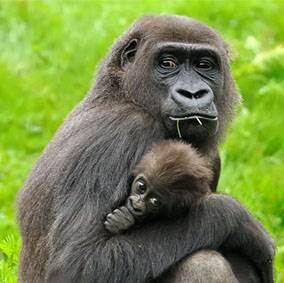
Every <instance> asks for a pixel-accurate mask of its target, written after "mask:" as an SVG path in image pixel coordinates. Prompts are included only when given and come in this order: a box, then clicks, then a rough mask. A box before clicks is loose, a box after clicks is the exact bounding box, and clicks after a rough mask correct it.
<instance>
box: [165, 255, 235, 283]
mask: <svg viewBox="0 0 284 283" xmlns="http://www.w3.org/2000/svg"><path fill="white" fill-rule="evenodd" d="M162 282H164V283H178V282H179V283H238V282H239V281H238V280H237V278H236V277H235V275H234V273H233V271H232V269H231V266H230V264H229V263H228V261H227V260H226V259H225V258H224V257H223V256H222V255H221V254H220V253H218V252H216V251H209V250H208V251H207V250H202V251H199V252H196V253H195V254H193V255H192V256H190V257H188V258H186V259H185V260H183V261H182V262H180V263H179V264H178V265H177V266H176V267H175V268H173V269H171V270H170V271H169V272H168V273H167V274H165V275H164V278H163V279H162Z"/></svg>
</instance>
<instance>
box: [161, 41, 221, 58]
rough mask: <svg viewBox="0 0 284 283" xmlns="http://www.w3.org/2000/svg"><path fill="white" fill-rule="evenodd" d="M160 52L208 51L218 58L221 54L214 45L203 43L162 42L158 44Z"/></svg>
mask: <svg viewBox="0 0 284 283" xmlns="http://www.w3.org/2000/svg"><path fill="white" fill-rule="evenodd" d="M157 49H158V51H162V50H168V51H171V50H174V51H176V50H181V51H188V52H189V51H192V50H198V51H206V52H208V53H210V54H212V55H214V56H216V57H217V58H220V55H219V52H218V50H217V48H215V47H214V46H212V45H209V44H202V43H184V42H162V43H159V44H157Z"/></svg>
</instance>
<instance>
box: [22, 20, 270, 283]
mask: <svg viewBox="0 0 284 283" xmlns="http://www.w3.org/2000/svg"><path fill="white" fill-rule="evenodd" d="M227 60H228V59H227V50H226V44H225V43H224V42H223V40H222V39H221V38H220V36H219V35H218V34H216V32H215V31H213V30H212V29H210V28H208V27H207V26H205V25H203V24H200V23H198V22H196V21H193V20H191V19H188V18H185V17H174V16H151V17H144V18H142V19H141V20H139V21H138V22H136V23H135V24H134V25H133V26H132V27H131V28H130V30H129V31H128V32H127V33H126V34H124V35H123V36H122V37H121V38H120V39H119V40H118V41H117V43H116V44H115V45H114V47H113V48H112V50H111V52H110V54H109V56H108V57H107V58H106V60H105V61H104V62H103V63H102V66H101V69H100V71H99V73H98V76H97V79H96V83H95V86H94V88H93V89H92V90H91V91H90V93H89V94H88V95H87V97H86V98H85V99H84V100H83V101H82V102H81V103H80V105H79V106H78V107H77V108H76V109H75V110H74V111H73V112H72V113H71V115H70V116H69V118H68V119H67V120H66V121H65V122H64V124H63V126H62V127H61V128H60V130H59V131H58V132H57V134H56V135H55V137H54V139H53V141H52V142H51V143H50V144H49V145H48V147H47V148H46V150H45V151H44V153H43V155H42V156H41V158H40V159H39V161H38V162H37V164H36V166H35V168H34V169H33V171H32V173H31V175H30V177H29V179H28V181H27V183H26V185H25V187H24V188H23V190H22V191H21V192H20V195H19V198H18V219H19V223H20V226H21V233H22V250H21V257H20V282H29V283H31V282H44V281H45V280H46V281H47V282H84V283H87V282H148V281H151V280H152V279H153V278H154V279H155V278H158V281H159V282H160V281H162V280H170V281H177V282H182V280H185V281H186V280H188V278H191V279H192V280H193V281H194V279H193V278H195V279H196V280H203V281H198V282H228V280H229V282H233V281H234V280H237V279H236V277H238V279H239V280H242V281H241V282H245V281H244V280H245V279H243V277H242V276H244V275H245V276H247V274H249V273H250V272H251V274H253V275H254V276H255V280H256V282H257V279H256V277H257V276H256V273H255V272H254V268H253V267H252V265H250V264H249V263H247V262H246V260H245V259H242V258H239V259H238V258H237V257H236V256H230V257H228V258H230V262H231V263H232V264H231V266H232V267H233V269H234V272H235V274H236V276H235V275H234V274H233V273H232V269H231V267H230V264H229V262H228V261H227V260H226V259H225V258H224V257H223V256H222V255H221V254H220V253H218V252H210V251H204V252H203V251H201V252H199V253H197V254H195V255H193V256H189V255H190V254H192V253H193V252H194V251H197V250H200V249H204V248H210V249H214V250H217V249H219V248H224V247H226V241H234V237H233V236H234V231H235V229H245V230H246V231H249V233H250V234H251V237H250V238H248V239H245V240H246V241H247V243H248V246H247V249H245V250H242V251H240V252H242V253H243V254H244V255H245V256H246V257H248V258H249V259H250V260H251V261H253V262H254V264H255V266H256V268H257V269H258V271H259V272H260V273H262V274H264V277H263V278H264V280H265V281H266V282H272V278H271V277H272V275H271V272H270V271H271V270H272V263H271V259H272V258H273V252H274V246H273V242H272V240H271V238H270V236H269V235H268V234H267V233H266V232H265V231H264V230H263V228H262V227H261V225H260V224H258V223H257V222H256V221H255V220H254V219H253V218H252V217H251V216H250V215H248V214H247V213H245V212H244V209H243V211H242V210H241V211H239V208H238V209H237V204H236V203H237V202H234V201H228V203H218V202H216V203H214V202H213V203H209V204H208V207H202V208H199V210H198V211H193V212H191V213H190V214H189V215H188V216H186V217H181V218H180V219H177V220H176V221H175V222H173V221H170V220H167V219H164V220H160V221H157V222H153V223H147V224H145V225H142V226H140V227H135V228H134V229H132V230H131V231H129V232H127V233H125V234H119V235H111V234H110V233H109V232H108V231H106V230H105V228H104V225H103V222H104V220H105V217H106V215H107V214H108V213H109V212H111V211H112V210H113V209H114V208H116V207H118V206H119V205H121V204H122V203H123V201H124V200H125V198H126V196H127V194H128V187H129V183H128V178H129V176H130V174H131V171H132V170H133V168H134V167H135V165H136V164H137V163H138V162H139V160H140V159H141V157H142V155H143V154H144V152H145V151H146V150H147V149H148V148H149V147H150V146H151V145H152V144H153V143H154V142H158V141H160V140H163V139H167V138H178V137H182V138H183V139H184V141H186V142H189V143H191V144H192V145H194V146H195V147H197V148H198V150H199V151H200V152H202V153H203V154H206V155H207V156H208V157H209V158H210V160H212V163H213V165H214V170H215V180H214V182H213V183H212V190H215V187H216V184H217V181H218V178H219V171H220V162H219V157H218V151H217V145H218V142H219V141H220V138H221V137H222V135H223V133H224V129H225V127H226V124H227V122H228V121H230V120H231V117H232V114H233V108H234V105H235V102H236V101H237V100H238V95H237V93H236V91H235V87H234V83H233V81H232V79H231V76H230V70H229V66H228V61H227ZM250 230H251V231H250ZM235 246H236V249H238V243H237V242H236V243H235ZM259 246H260V247H261V248H259ZM184 258H187V259H185V260H184V261H183V262H182V263H179V264H178V265H177V266H176V269H174V271H171V272H170V273H167V274H166V275H164V274H165V272H166V271H168V270H169V268H170V267H172V266H174V265H175V264H176V263H177V262H179V261H180V260H182V259H184ZM193 267H194V268H193ZM243 270H246V271H245V272H246V273H245V274H244V272H243ZM260 273H259V274H260ZM161 276H162V277H161ZM247 277H248V276H247ZM186 278H187V279H186ZM236 282H237V281H236Z"/></svg>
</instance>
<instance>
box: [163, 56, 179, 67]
mask: <svg viewBox="0 0 284 283" xmlns="http://www.w3.org/2000/svg"><path fill="white" fill-rule="evenodd" d="M159 66H160V67H161V68H163V69H167V70H175V69H176V68H177V66H178V65H177V62H176V61H175V60H174V59H173V58H164V59H162V60H161V61H160V62H159Z"/></svg>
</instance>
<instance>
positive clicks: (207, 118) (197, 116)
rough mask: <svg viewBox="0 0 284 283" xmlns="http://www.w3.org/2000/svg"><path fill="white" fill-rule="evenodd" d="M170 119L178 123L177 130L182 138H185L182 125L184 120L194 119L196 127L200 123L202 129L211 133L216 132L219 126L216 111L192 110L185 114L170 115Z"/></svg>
mask: <svg viewBox="0 0 284 283" xmlns="http://www.w3.org/2000/svg"><path fill="white" fill-rule="evenodd" d="M169 119H170V120H172V121H174V122H175V123H176V130H177V134H178V137H179V138H180V139H184V136H183V135H182V130H181V127H180V123H181V122H183V121H193V122H194V123H195V125H194V127H196V126H197V125H199V126H200V127H201V128H202V129H204V130H206V132H208V133H210V134H211V135H212V134H213V135H214V134H216V132H217V131H218V128H219V121H218V115H217V114H215V113H214V114H213V113H212V114H211V113H210V114H208V113H206V114H205V113H201V112H192V113H190V114H185V115H183V116H181V115H179V116H169Z"/></svg>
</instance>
